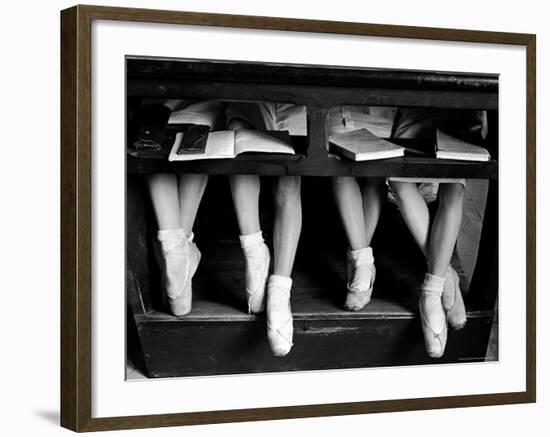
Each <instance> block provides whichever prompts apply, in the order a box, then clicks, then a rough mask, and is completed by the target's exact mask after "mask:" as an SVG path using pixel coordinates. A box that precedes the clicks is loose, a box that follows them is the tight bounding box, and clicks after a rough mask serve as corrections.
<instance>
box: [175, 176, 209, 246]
mask: <svg viewBox="0 0 550 437" xmlns="http://www.w3.org/2000/svg"><path fill="white" fill-rule="evenodd" d="M207 182H208V175H205V174H181V175H179V177H178V188H179V211H180V226H181V227H182V228H183V230H184V232H185V233H186V234H188V235H189V234H190V233H191V232H192V231H193V224H194V223H195V218H196V217H197V211H198V209H199V205H200V203H201V200H202V196H203V194H204V189H205V188H206V183H207Z"/></svg>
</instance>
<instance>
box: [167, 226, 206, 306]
mask: <svg viewBox="0 0 550 437" xmlns="http://www.w3.org/2000/svg"><path fill="white" fill-rule="evenodd" d="M157 238H158V240H159V241H160V243H161V247H162V254H163V260H164V266H163V268H162V281H163V284H164V288H165V290H166V294H167V296H168V302H169V305H170V310H171V311H172V313H173V314H174V315H176V316H183V315H185V314H187V313H189V312H190V311H191V302H192V287H191V280H192V277H193V275H194V274H195V272H196V270H197V267H198V264H199V262H200V258H201V253H200V251H199V249H198V248H197V246H196V245H195V243H194V242H193V233H190V234H189V235H187V234H185V232H184V231H183V229H170V230H161V231H159V232H158V235H157Z"/></svg>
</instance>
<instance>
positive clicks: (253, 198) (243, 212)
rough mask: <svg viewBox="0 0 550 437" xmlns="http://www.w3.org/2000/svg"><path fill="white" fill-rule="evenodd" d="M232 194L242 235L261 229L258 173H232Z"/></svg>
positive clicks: (230, 178) (230, 179)
mask: <svg viewBox="0 0 550 437" xmlns="http://www.w3.org/2000/svg"><path fill="white" fill-rule="evenodd" d="M229 181H230V182H231V195H232V196H233V205H234V206H235V213H236V214H237V222H238V224H239V232H240V234H241V235H248V234H253V233H255V232H259V231H260V211H259V205H258V203H259V200H260V177H259V176H257V175H231V176H230V177H229Z"/></svg>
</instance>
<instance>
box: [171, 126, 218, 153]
mask: <svg viewBox="0 0 550 437" xmlns="http://www.w3.org/2000/svg"><path fill="white" fill-rule="evenodd" d="M209 131H210V127H209V126H204V125H192V126H189V128H188V129H187V130H186V131H185V134H184V135H183V139H182V140H181V143H180V145H179V147H178V150H177V152H176V153H177V154H178V155H188V154H201V153H204V151H205V149H206V140H207V139H208V132H209Z"/></svg>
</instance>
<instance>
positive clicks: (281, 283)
mask: <svg viewBox="0 0 550 437" xmlns="http://www.w3.org/2000/svg"><path fill="white" fill-rule="evenodd" d="M267 286H268V287H269V288H270V289H275V290H281V292H283V291H286V292H287V293H290V289H291V288H292V278H290V277H288V276H283V275H271V276H269V280H268V283H267Z"/></svg>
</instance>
